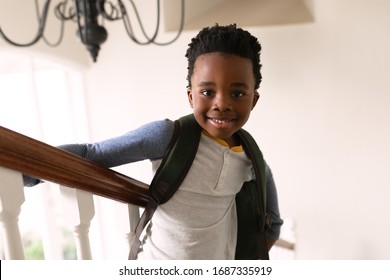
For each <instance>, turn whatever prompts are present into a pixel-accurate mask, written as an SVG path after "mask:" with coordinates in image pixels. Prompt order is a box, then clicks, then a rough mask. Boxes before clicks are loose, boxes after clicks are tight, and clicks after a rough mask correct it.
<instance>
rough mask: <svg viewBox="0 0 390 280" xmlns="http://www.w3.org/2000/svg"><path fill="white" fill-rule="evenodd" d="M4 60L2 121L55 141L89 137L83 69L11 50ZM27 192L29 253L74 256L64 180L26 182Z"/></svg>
mask: <svg viewBox="0 0 390 280" xmlns="http://www.w3.org/2000/svg"><path fill="white" fill-rule="evenodd" d="M0 61H1V63H0V108H1V109H0V125H1V126H3V127H6V128H9V129H11V130H14V131H16V132H19V133H21V134H24V135H26V136H29V137H32V138H34V139H37V140H40V141H43V142H45V143H48V144H50V145H53V146H56V145H59V144H63V143H71V142H78V141H81V140H82V141H86V140H87V139H88V138H89V137H88V126H87V117H86V112H85V108H86V106H85V100H84V92H83V78H82V73H81V72H80V71H78V70H75V69H71V68H69V67H66V66H63V65H60V64H58V63H54V62H50V61H46V60H43V59H39V58H35V57H32V56H28V55H27V56H26V55H19V54H14V53H8V52H0ZM25 196H26V201H25V203H24V204H23V206H22V212H21V215H20V223H19V224H20V229H21V234H22V238H23V242H25V243H26V244H29V245H28V246H27V249H26V258H27V259H39V258H41V257H43V254H44V255H45V257H46V258H48V259H62V258H65V259H66V258H74V257H75V252H74V248H73V245H72V244H70V243H69V240H71V242H73V239H72V238H71V237H70V239H68V236H69V235H71V234H70V233H69V231H68V230H67V229H66V227H64V226H63V224H64V222H63V214H62V213H61V212H62V208H61V203H60V202H61V199H60V198H59V191H58V186H56V185H53V184H51V183H45V184H40V185H39V187H38V186H37V187H34V188H26V189H25ZM42 244H43V245H44V246H42ZM69 247H70V249H69ZM41 255H42V256H41Z"/></svg>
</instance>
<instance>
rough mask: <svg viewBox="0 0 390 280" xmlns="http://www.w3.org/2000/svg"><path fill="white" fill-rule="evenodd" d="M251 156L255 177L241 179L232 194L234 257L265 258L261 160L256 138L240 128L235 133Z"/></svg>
mask: <svg viewBox="0 0 390 280" xmlns="http://www.w3.org/2000/svg"><path fill="white" fill-rule="evenodd" d="M237 134H238V136H239V138H240V141H241V143H242V146H243V148H244V150H245V152H246V153H247V155H248V157H249V158H250V159H251V161H252V164H253V167H254V171H255V176H256V180H255V181H250V182H245V183H244V185H243V187H242V188H241V190H240V192H239V193H238V194H237V195H236V208H237V220H238V225H237V227H238V233H237V246H236V255H235V259H263V260H266V259H269V255H268V246H267V241H266V237H265V229H266V227H267V226H269V225H270V222H271V221H270V219H269V216H268V215H267V214H266V195H267V194H266V176H265V162H264V159H263V154H262V153H261V151H260V149H259V147H258V146H257V144H256V141H255V140H254V139H253V137H252V136H251V135H250V134H249V133H248V132H247V131H245V130H244V129H240V130H239V131H238V132H237Z"/></svg>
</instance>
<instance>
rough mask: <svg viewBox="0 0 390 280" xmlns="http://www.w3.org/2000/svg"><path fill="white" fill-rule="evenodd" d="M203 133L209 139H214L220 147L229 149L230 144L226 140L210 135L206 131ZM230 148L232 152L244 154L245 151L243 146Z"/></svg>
mask: <svg viewBox="0 0 390 280" xmlns="http://www.w3.org/2000/svg"><path fill="white" fill-rule="evenodd" d="M202 133H203V134H204V135H206V136H207V137H209V138H211V139H213V140H214V141H215V142H217V143H218V144H220V145H222V146H224V147H229V144H228V143H226V141H225V140H223V139H221V138H218V137H214V136H212V135H210V133H208V132H207V131H206V130H202ZM229 148H230V150H232V151H233V152H242V151H244V149H243V147H242V145H240V146H234V147H229Z"/></svg>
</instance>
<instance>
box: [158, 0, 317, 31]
mask: <svg viewBox="0 0 390 280" xmlns="http://www.w3.org/2000/svg"><path fill="white" fill-rule="evenodd" d="M313 1H314V0H241V1H238V0H185V24H184V30H199V29H201V28H203V27H205V26H210V25H214V24H215V23H218V24H221V25H224V24H230V23H237V25H239V26H267V25H280V24H296V23H307V22H313V21H314V16H313V13H312V10H313V3H312V2H313ZM180 9H181V1H180V0H166V1H164V13H165V28H166V30H167V31H177V29H178V26H179V22H180Z"/></svg>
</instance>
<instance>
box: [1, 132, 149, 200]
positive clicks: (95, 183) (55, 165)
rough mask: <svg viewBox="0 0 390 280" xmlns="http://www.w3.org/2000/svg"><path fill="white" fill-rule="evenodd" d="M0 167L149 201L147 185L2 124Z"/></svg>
mask: <svg viewBox="0 0 390 280" xmlns="http://www.w3.org/2000/svg"><path fill="white" fill-rule="evenodd" d="M0 166H3V167H6V168H9V169H14V170H17V171H19V172H21V173H23V174H26V175H29V176H31V177H34V178H39V179H43V180H47V181H50V182H54V183H57V184H60V185H63V186H67V187H72V188H77V189H80V190H84V191H87V192H91V193H93V194H96V195H99V196H103V197H106V198H109V199H113V200H116V201H120V202H124V203H131V204H134V205H137V206H141V207H145V206H146V204H147V202H148V201H149V199H148V188H149V186H148V185H147V184H145V183H143V182H140V181H138V180H135V179H133V178H130V177H128V176H125V175H123V174H120V173H118V172H116V171H113V170H111V169H108V168H105V167H103V166H100V165H98V164H96V163H93V162H91V161H89V160H86V159H84V158H81V157H79V156H76V155H73V154H71V153H69V152H66V151H63V150H61V149H58V148H56V147H53V146H50V145H48V144H45V143H43V142H40V141H38V140H35V139H32V138H30V137H27V136H25V135H22V134H19V133H17V132H15V131H12V130H9V129H7V128H4V127H2V126H0Z"/></svg>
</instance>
